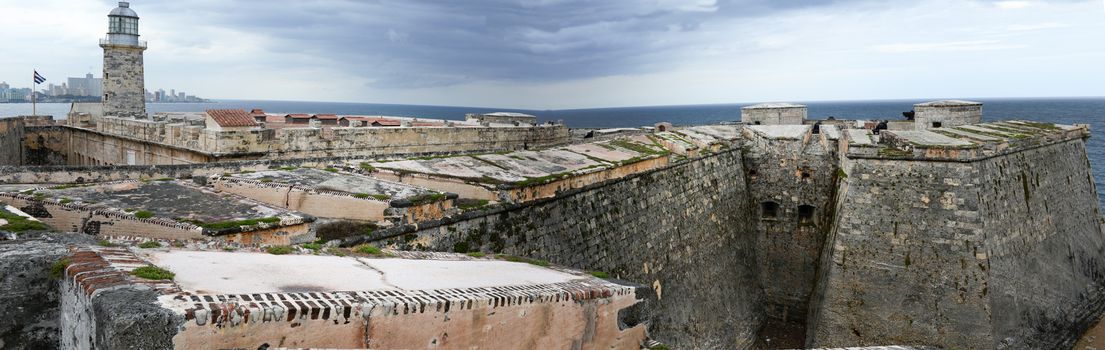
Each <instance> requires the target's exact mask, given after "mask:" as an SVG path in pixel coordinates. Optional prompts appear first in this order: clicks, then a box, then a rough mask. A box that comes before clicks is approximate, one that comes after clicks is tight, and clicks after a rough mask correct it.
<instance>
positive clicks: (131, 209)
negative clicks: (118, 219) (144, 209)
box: [123, 208, 138, 213]
mask: <svg viewBox="0 0 1105 350" xmlns="http://www.w3.org/2000/svg"><path fill="white" fill-rule="evenodd" d="M135 210H138V209H134V208H126V209H123V211H125V212H128V213H133V212H134V211H135Z"/></svg>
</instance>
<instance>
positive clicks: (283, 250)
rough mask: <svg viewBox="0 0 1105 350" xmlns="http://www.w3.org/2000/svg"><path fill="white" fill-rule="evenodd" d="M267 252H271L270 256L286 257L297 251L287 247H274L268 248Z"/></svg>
mask: <svg viewBox="0 0 1105 350" xmlns="http://www.w3.org/2000/svg"><path fill="white" fill-rule="evenodd" d="M265 251H267V252H269V254H272V255H284V254H291V253H293V252H295V249H292V247H289V246H286V245H274V246H270V247H268V248H266V249H265Z"/></svg>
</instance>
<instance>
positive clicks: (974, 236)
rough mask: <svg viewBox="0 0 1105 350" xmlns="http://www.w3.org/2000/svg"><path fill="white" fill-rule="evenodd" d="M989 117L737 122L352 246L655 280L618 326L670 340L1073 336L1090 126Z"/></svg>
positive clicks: (1091, 226)
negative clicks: (715, 136)
mask: <svg viewBox="0 0 1105 350" xmlns="http://www.w3.org/2000/svg"><path fill="white" fill-rule="evenodd" d="M995 124H1000V125H971V126H968V127H964V128H961V129H951V128H943V129H940V128H938V129H940V130H938V131H939V132H938V133H932V132H924V133H919V132H916V131H909V130H905V131H884V132H883V135H882V137H881V141H872V140H873V139H874V136H873V135H872V134H871V132H870V131H866V130H846V132H845V131H843V130H838V129H836V128H835V127H832V126H820V127H819V128H815V127H814V126H812V125H786V126H743V127H741V129H740V131H741V133H740V134H741V136H740V137H739V139H738V140H735V143H734V144H733V145H731V146H730V147H721V148H715V149H713V150H712V151H711V152H702V154H701V155H698V156H692V157H689V158H686V157H682V156H676V155H671V156H669V157H670V159H671V160H670V162H664V163H663V165H662V166H660V167H655V168H652V167H650V169H646V170H644V171H641V172H637V173H633V174H628V175H626V176H624V177H619V178H609V179H605V178H604V179H602V180H601V181H598V182H593V183H588V184H586V185H583V186H580V187H565V188H563V189H561V190H558V191H554V192H553V193H550V194H542V195H540V196H533V197H532V198H530V199H528V200H523V201H520V202H517V203H513V204H510V205H506V206H502V207H496V208H493V209H488V210H481V211H475V212H466V213H464V215H462V216H458V217H446V218H442V219H434V220H429V221H423V222H418V223H415V224H412V225H404V226H402V227H399V228H397V229H395V230H390V231H384V232H379V233H374V234H373V236H367V237H365V236H362V237H356V238H351V239H349V240H347V241H346V242H345V243H346V244H356V243H362V242H365V241H371V242H377V243H385V244H387V245H389V246H391V247H396V248H409V249H416V250H430V251H461V252H466V251H477V250H478V251H486V252H493V253H505V254H512V255H518V256H524V257H529V258H535V259H545V260H548V261H550V262H552V263H555V264H560V265H564V266H569V267H573V268H578V269H583V270H590V271H601V272H606V273H609V274H610V275H611V276H612V277H615V278H618V279H624V280H627V281H632V282H635V283H640V284H643V285H647V286H649V287H650V288H651V289H652V294H653V295H654V297H655V300H653V301H651V302H649V303H647V304H642V305H647V306H644V307H637V308H635V309H632V312H631V314H632V315H631V317H629V318H627V320H629V321H631V323H633V324H631V325H630V326H632V325H635V324H639V323H647V324H648V329H649V335H650V337H652V338H654V339H658V340H661V341H663V342H664V343H667V344H669V345H671V346H672V347H673V348H731V347H734V346H735V347H737V348H748V347H752V346H753V345H754V342H755V341H756V338H757V333H758V332H760V331H761V329H762V328H763V327H764V325H765V324H767V323H768V322H769V320H781V321H784V322H794V323H797V324H799V325H800V326H802V327H804V328H805V332H806V342H805V345H806V346H829V347H838V346H864V345H885V344H906V343H909V344H925V345H933V346H941V347H947V348H1056V347H1059V348H1061V347H1065V346H1070V344H1071V343H1072V341H1073V340H1074V339H1075V338H1077V337H1078V336H1079V335H1080V334H1081V332H1082V331H1084V330H1085V329H1086V328H1087V327H1089V325H1090V324H1092V323H1093V322H1094V321H1095V320H1096V319H1097V318H1098V317H1099V316H1100V315H1101V312H1102V310H1103V309H1105V294H1102V289H1105V278H1103V277H1101V276H1105V265H1103V264H1102V263H1101V262H1100V261H1101V259H1103V258H1105V234H1103V231H1102V221H1101V212H1100V207H1099V204H1098V203H1097V200H1096V197H1095V196H1094V195H1093V194H1094V193H1095V184H1094V183H1093V179H1092V176H1091V175H1090V166H1089V162H1088V159H1087V155H1086V150H1085V146H1084V142H1085V141H1084V138H1085V137H1087V136H1088V131H1087V130H1085V129H1083V128H1058V127H1054V126H1039V125H1031V124H1029V123H1019V124H1018V123H1004V124H1003V123H995ZM1041 130H1043V131H1041ZM941 135H944V136H941ZM947 135H960V136H962V135H969V136H964V137H970V138H972V139H974V140H978V141H985V142H984V144H985V145H984V146H977V145H971V146H968V145H965V144H963V143H962V142H961V140H960V141H957V140H948V139H946V138H947V137H950V136H947ZM230 164H231V163H226V164H217V163H216V164H208V165H202V166H197V165H187V166H168V167H165V169H176V170H172V171H176V172H178V173H177V174H178V175H182V174H184V173H185V172H188V173H189V174H192V173H194V172H197V171H207V170H202V169H208V168H206V167H227V166H230ZM1039 164H1048V165H1049V166H1048V167H1042V166H1039ZM238 166H239V167H253V166H256V167H259V168H260V167H264V168H272V167H275V166H274V165H264V164H263V162H257V163H253V162H247V163H243V164H241V165H238ZM177 168H180V169H177ZM98 169H107V168H90V170H88V171H89V172H90V173H95V172H97V171H98ZM210 169H215V168H210ZM210 169H208V170H210ZM108 171H114V170H108ZM28 176H31V175H28ZM112 176H115V175H112ZM128 176H129V175H128ZM100 177H103V176H100ZM13 179H15V178H13ZM527 198H529V197H527ZM768 202H771V203H774V206H770V205H765V204H766V203H768ZM772 209H773V210H772ZM769 214H773V215H769Z"/></svg>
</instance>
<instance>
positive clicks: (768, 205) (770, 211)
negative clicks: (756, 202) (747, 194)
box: [760, 202, 779, 219]
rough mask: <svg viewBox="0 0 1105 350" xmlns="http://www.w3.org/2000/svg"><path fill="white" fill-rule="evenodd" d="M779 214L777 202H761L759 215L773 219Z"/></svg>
mask: <svg viewBox="0 0 1105 350" xmlns="http://www.w3.org/2000/svg"><path fill="white" fill-rule="evenodd" d="M778 216H779V204H778V203H775V202H763V203H761V204H760V217H761V218H764V219H774V218H776V217H778Z"/></svg>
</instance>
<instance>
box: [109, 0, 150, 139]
mask: <svg viewBox="0 0 1105 350" xmlns="http://www.w3.org/2000/svg"><path fill="white" fill-rule="evenodd" d="M107 18H108V26H107V37H106V38H103V39H100V47H102V48H103V49H104V78H103V105H104V116H111V117H126V118H139V119H145V118H146V83H145V77H144V76H145V73H144V70H143V68H142V52H143V51H146V42H145V41H140V40H138V14H137V13H135V12H134V10H131V9H130V3H128V2H125V1H120V2H119V7H116V8H115V9H114V10H111V13H108V15H107Z"/></svg>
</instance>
